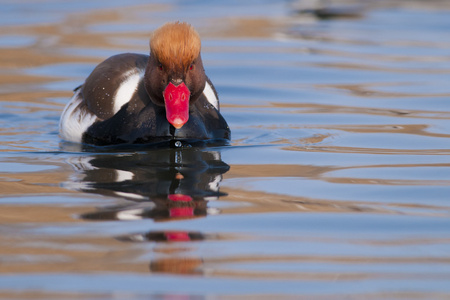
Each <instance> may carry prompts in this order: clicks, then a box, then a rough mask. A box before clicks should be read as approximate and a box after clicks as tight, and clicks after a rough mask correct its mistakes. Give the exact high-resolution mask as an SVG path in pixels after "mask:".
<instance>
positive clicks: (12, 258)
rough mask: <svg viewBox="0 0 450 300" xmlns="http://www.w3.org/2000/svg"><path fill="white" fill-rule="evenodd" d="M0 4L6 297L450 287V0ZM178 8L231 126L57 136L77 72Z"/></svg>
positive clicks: (349, 292)
mask: <svg viewBox="0 0 450 300" xmlns="http://www.w3.org/2000/svg"><path fill="white" fill-rule="evenodd" d="M0 5H1V7H2V9H1V10H0V191H1V195H0V224H1V225H0V232H1V234H0V240H1V247H0V297H3V298H5V299H111V298H115V299H166V298H167V299H222V298H237V299H240V298H243V299H250V298H258V299H265V298H267V299H271V298H273V297H275V296H276V297H279V298H280V299H291V298H305V299H309V298H310V297H312V296H314V297H316V298H319V299H336V298H346V297H347V298H366V299H377V298H383V299H412V298H413V299H446V298H448V297H450V285H449V282H450V256H449V253H450V218H449V217H450V202H449V195H450V159H449V155H450V134H449V132H450V102H449V98H450V87H449V84H448V82H449V78H450V56H449V53H450V42H449V39H448V32H449V30H450V18H448V14H449V13H450V5H449V4H448V3H447V2H446V1H426V2H425V1H361V2H358V1H330V2H327V5H328V6H326V7H325V8H320V7H317V6H314V4H313V3H312V2H310V1H245V3H242V1H232V2H227V3H226V4H225V3H222V2H219V1H200V0H199V1H189V2H186V3H184V2H177V1H166V2H161V3H160V2H157V1H139V0H131V1H121V0H117V1H109V2H108V4H107V7H105V6H104V5H105V3H104V1H97V0H93V1H89V3H88V2H86V3H82V4H80V3H79V1H25V2H18V3H16V1H6V2H4V3H2V4H0ZM173 20H186V21H188V22H191V23H192V24H193V25H194V26H195V27H196V28H197V29H198V31H199V32H200V34H201V36H202V38H203V54H202V55H203V60H204V65H205V68H206V71H207V74H208V76H209V77H210V78H211V79H212V81H213V82H214V84H215V85H216V88H217V90H218V91H219V95H220V100H221V111H222V114H223V115H224V117H225V118H226V119H227V121H228V123H229V125H230V127H231V130H232V142H231V145H230V146H225V147H206V148H195V147H194V148H181V149H155V148H147V147H139V148H132V149H129V148H128V149H127V148H121V149H95V148H82V147H80V146H79V145H73V144H70V143H65V142H63V141H61V140H60V138H59V137H58V121H59V116H60V113H61V111H62V109H63V107H64V105H65V104H66V103H67V101H68V99H69V98H70V97H71V95H72V89H73V88H75V87H76V86H78V85H79V84H81V83H82V82H83V80H84V78H86V77H87V76H88V75H89V73H90V72H91V71H92V69H93V68H94V67H95V65H96V64H98V63H99V62H101V61H102V60H103V59H105V58H107V57H108V56H111V55H114V54H117V53H121V52H137V53H147V52H148V37H149V35H150V33H151V31H152V30H153V29H155V28H156V27H158V26H160V25H161V24H162V23H164V22H167V21H173Z"/></svg>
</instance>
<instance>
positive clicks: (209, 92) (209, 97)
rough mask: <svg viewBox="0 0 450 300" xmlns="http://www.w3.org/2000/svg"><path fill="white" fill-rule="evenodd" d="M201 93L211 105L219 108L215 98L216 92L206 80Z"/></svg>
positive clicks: (217, 100)
mask: <svg viewBox="0 0 450 300" xmlns="http://www.w3.org/2000/svg"><path fill="white" fill-rule="evenodd" d="M203 95H205V97H206V99H207V100H208V102H209V103H211V104H212V106H214V107H215V108H216V109H217V110H219V99H217V97H216V94H215V93H214V90H213V89H212V87H211V85H210V84H209V82H208V81H207V82H206V85H205V89H204V90H203Z"/></svg>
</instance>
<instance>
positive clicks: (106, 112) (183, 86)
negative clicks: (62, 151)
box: [59, 22, 230, 145]
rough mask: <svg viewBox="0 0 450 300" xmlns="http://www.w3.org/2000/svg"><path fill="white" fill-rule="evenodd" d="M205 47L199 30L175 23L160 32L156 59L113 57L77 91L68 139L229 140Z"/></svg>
mask: <svg viewBox="0 0 450 300" xmlns="http://www.w3.org/2000/svg"><path fill="white" fill-rule="evenodd" d="M200 49H201V42H200V37H199V35H198V33H197V32H196V31H195V29H194V28H193V27H192V26H191V25H189V24H187V23H180V22H175V23H167V24H165V25H163V26H161V27H160V28H158V29H156V30H155V31H154V32H153V34H152V37H151V40H150V55H149V56H148V55H143V54H134V53H124V54H118V55H115V56H112V57H110V58H108V59H106V60H105V61H103V62H102V63H100V64H99V65H98V66H97V67H96V68H95V69H94V70H93V71H92V73H91V74H90V75H89V77H88V78H87V79H86V81H85V82H84V84H83V85H81V86H80V87H78V88H77V89H75V94H74V96H73V97H72V99H71V100H70V102H69V103H68V104H67V105H66V107H65V109H64V111H63V113H62V116H61V120H60V124H59V131H60V136H61V138H62V139H64V140H67V141H71V142H77V143H86V144H93V145H114V144H123V143H129V144H142V143H153V142H161V141H171V140H203V141H204V140H229V139H230V129H229V127H228V124H227V122H226V121H225V119H224V118H223V117H222V115H221V114H220V112H219V99H218V96H217V92H216V90H215V88H214V86H213V84H212V83H211V81H210V80H209V78H208V77H207V76H206V74H205V70H204V68H203V63H202V59H201V55H200Z"/></svg>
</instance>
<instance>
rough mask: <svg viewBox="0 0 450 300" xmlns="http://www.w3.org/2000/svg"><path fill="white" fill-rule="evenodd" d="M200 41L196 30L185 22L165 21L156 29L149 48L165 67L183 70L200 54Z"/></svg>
mask: <svg viewBox="0 0 450 300" xmlns="http://www.w3.org/2000/svg"><path fill="white" fill-rule="evenodd" d="M200 49H201V41H200V36H199V35H198V33H197V31H196V30H195V29H194V28H193V27H192V26H191V25H189V24H187V23H184V22H182V23H180V22H174V23H166V24H164V25H163V26H161V27H159V28H158V29H156V30H155V31H154V32H153V34H152V37H151V40H150V50H151V53H152V54H153V55H155V57H156V59H157V60H158V61H159V62H160V63H161V64H162V65H164V66H165V67H166V68H169V69H172V70H179V71H185V70H187V69H188V68H189V66H190V65H191V63H192V62H193V61H194V60H195V59H196V58H197V57H198V56H199V55H200Z"/></svg>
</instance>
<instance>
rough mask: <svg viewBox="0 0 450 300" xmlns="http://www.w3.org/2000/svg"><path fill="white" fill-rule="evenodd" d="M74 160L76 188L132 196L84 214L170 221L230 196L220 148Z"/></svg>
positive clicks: (99, 217)
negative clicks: (222, 189)
mask: <svg viewBox="0 0 450 300" xmlns="http://www.w3.org/2000/svg"><path fill="white" fill-rule="evenodd" d="M70 163H71V164H72V165H73V166H74V167H75V168H76V169H77V170H78V172H77V173H78V174H81V179H78V180H74V181H72V182H71V183H70V184H71V185H72V188H76V189H78V190H82V191H84V192H88V193H97V194H102V195H107V196H114V197H119V198H121V199H126V200H129V201H127V203H126V204H122V205H115V206H110V207H106V208H101V209H98V210H97V211H95V212H90V213H86V214H83V215H82V216H81V217H82V218H83V219H89V220H136V219H143V218H152V219H154V220H169V219H179V218H192V217H195V216H205V215H206V214H208V213H210V214H214V213H217V210H216V209H208V207H207V202H208V201H211V200H215V199H218V198H219V197H220V196H223V195H224V194H223V193H221V192H220V191H219V183H220V181H221V180H222V174H224V173H225V172H227V171H228V170H229V166H228V165H227V164H226V163H224V162H223V161H222V160H221V155H220V152H219V151H212V150H205V149H198V148H180V149H159V150H152V151H145V152H138V153H121V154H108V153H106V154H97V155H94V156H83V157H79V158H77V159H72V160H71V161H70ZM166 239H169V240H170V239H171V238H170V237H168V236H167V235H166Z"/></svg>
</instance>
